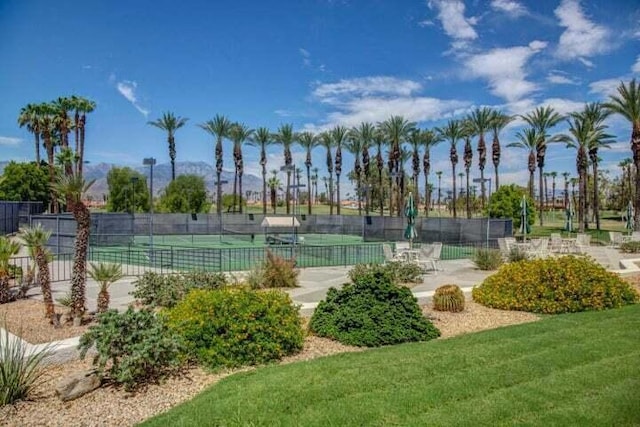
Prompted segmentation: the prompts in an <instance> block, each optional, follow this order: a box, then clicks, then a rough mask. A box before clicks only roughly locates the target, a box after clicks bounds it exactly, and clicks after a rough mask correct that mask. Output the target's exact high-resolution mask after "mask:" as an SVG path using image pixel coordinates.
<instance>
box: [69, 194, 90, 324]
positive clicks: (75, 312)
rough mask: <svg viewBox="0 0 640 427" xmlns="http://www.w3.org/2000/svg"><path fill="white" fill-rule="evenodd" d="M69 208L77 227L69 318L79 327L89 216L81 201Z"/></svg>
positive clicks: (83, 295)
mask: <svg viewBox="0 0 640 427" xmlns="http://www.w3.org/2000/svg"><path fill="white" fill-rule="evenodd" d="M71 208H72V212H73V216H74V218H75V220H76V223H77V227H78V230H77V234H76V244H75V254H74V258H73V271H72V273H71V316H72V317H73V324H74V326H80V325H81V324H82V316H83V315H84V313H85V311H86V307H85V303H86V279H87V252H88V250H89V233H90V230H91V215H90V213H89V209H87V207H86V206H85V205H84V204H83V203H82V201H78V202H73V203H72V206H71Z"/></svg>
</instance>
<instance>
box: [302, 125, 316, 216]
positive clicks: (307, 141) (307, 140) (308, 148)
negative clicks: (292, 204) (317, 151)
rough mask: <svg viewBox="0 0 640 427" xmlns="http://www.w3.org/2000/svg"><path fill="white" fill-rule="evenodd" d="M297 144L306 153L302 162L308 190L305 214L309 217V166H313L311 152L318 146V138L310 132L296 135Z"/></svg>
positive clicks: (310, 189)
mask: <svg viewBox="0 0 640 427" xmlns="http://www.w3.org/2000/svg"><path fill="white" fill-rule="evenodd" d="M297 139H298V144H300V146H301V147H302V148H304V151H305V153H306V155H307V156H306V158H305V160H304V165H305V167H306V168H307V189H308V190H309V197H307V204H308V206H307V212H308V213H309V215H311V192H312V188H311V166H312V165H313V161H312V159H311V152H312V151H313V149H314V148H315V147H317V146H318V138H316V136H315V135H314V134H312V133H311V132H302V133H301V134H299V135H298V138H297Z"/></svg>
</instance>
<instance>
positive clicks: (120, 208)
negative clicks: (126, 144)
mask: <svg viewBox="0 0 640 427" xmlns="http://www.w3.org/2000/svg"><path fill="white" fill-rule="evenodd" d="M107 185H108V186H109V199H108V200H107V211H109V212H132V211H137V210H140V211H142V212H145V211H148V210H149V189H148V188H147V181H146V178H145V176H144V175H142V174H141V173H138V172H136V171H134V170H133V169H131V168H127V167H124V168H118V167H113V168H111V170H110V171H109V173H108V174H107Z"/></svg>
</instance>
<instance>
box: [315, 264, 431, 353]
mask: <svg viewBox="0 0 640 427" xmlns="http://www.w3.org/2000/svg"><path fill="white" fill-rule="evenodd" d="M351 276H352V281H353V282H352V283H347V284H345V285H344V286H343V288H342V289H341V290H338V289H335V288H331V289H329V292H328V293H327V297H326V299H325V300H324V301H322V302H320V304H319V305H318V308H316V310H315V312H314V313H313V317H311V322H310V325H309V326H310V329H311V330H312V331H313V332H314V333H315V334H316V335H319V336H322V337H328V338H332V339H335V340H338V341H340V342H342V343H344V344H348V345H357V346H366V347H377V346H381V345H388V344H399V343H403V342H409V341H426V340H430V339H433V338H437V337H439V336H440V331H438V329H437V328H436V327H435V326H433V324H432V323H431V322H430V321H429V320H427V319H426V318H425V317H424V316H423V315H422V312H421V311H420V307H419V306H418V303H417V300H416V298H415V297H414V296H413V295H412V294H411V291H410V290H409V289H407V288H406V287H403V286H397V285H396V283H395V281H394V277H393V273H392V272H391V271H390V270H389V269H387V268H385V267H384V266H380V265H373V266H369V267H368V268H366V269H360V270H359V271H358V273H357V274H351Z"/></svg>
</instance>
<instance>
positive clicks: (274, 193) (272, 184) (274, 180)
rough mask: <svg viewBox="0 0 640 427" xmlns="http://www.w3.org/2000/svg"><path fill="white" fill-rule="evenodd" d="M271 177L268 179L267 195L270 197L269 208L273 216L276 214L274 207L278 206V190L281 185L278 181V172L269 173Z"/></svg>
mask: <svg viewBox="0 0 640 427" xmlns="http://www.w3.org/2000/svg"><path fill="white" fill-rule="evenodd" d="M271 173H272V174H273V176H272V177H271V178H269V182H268V185H269V194H270V196H271V208H272V209H273V214H274V215H275V214H276V207H277V206H278V188H280V186H281V185H282V183H281V182H280V180H279V179H278V170H277V169H273V170H272V171H271Z"/></svg>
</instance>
